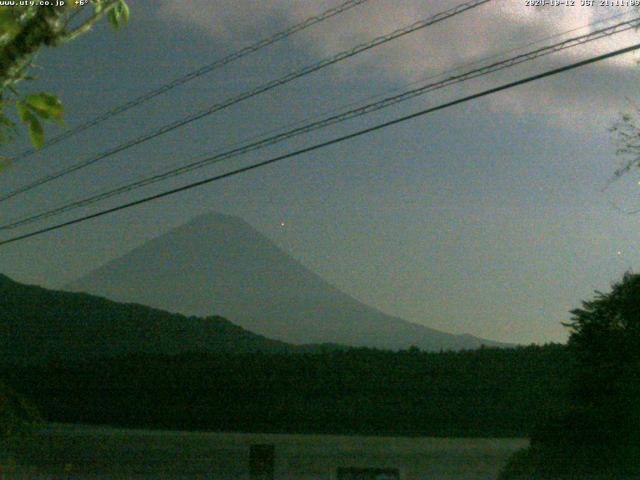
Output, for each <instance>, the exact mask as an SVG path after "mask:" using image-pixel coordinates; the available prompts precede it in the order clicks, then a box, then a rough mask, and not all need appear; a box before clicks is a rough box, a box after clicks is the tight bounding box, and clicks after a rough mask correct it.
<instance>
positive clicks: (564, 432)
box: [502, 273, 640, 480]
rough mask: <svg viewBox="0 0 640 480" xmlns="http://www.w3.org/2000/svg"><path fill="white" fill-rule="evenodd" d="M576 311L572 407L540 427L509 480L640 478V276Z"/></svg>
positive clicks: (572, 339) (508, 472)
mask: <svg viewBox="0 0 640 480" xmlns="http://www.w3.org/2000/svg"><path fill="white" fill-rule="evenodd" d="M571 313H572V314H573V317H572V319H571V321H570V322H569V323H567V324H566V326H568V327H569V328H570V329H571V336H570V339H569V352H570V353H571V355H572V358H573V359H574V365H575V367H574V369H573V372H572V385H571V390H570V393H571V396H570V400H571V403H570V407H569V408H568V409H567V410H566V411H565V412H563V413H562V414H561V415H557V416H555V417H552V418H551V419H549V420H547V421H546V422H543V423H541V424H539V425H538V426H537V428H536V429H535V430H534V431H533V433H532V435H531V448H530V449H529V450H528V451H526V452H523V453H521V454H520V455H518V456H516V457H514V458H513V459H512V462H511V463H510V464H509V465H508V467H507V469H505V472H504V473H503V477H502V478H503V479H504V480H507V479H509V480H510V479H532V478H535V479H538V478H542V479H573V478H576V479H578V478H580V479H582V478H589V479H590V478H593V479H605V478H606V479H625V480H626V479H627V478H640V275H637V274H631V273H627V274H625V276H624V277H623V279H622V281H621V282H619V283H616V284H614V285H613V286H612V290H611V292H610V293H606V294H605V293H602V292H596V295H595V298H594V299H593V300H590V301H585V302H582V308H578V309H575V310H573V311H572V312H571Z"/></svg>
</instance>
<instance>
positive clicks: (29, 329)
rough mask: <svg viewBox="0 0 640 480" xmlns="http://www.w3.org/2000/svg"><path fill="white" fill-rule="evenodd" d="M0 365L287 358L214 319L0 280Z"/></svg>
mask: <svg viewBox="0 0 640 480" xmlns="http://www.w3.org/2000/svg"><path fill="white" fill-rule="evenodd" d="M0 338H2V341H1V342H0V361H1V362H3V363H15V362H17V363H25V362H29V363H38V362H42V361H45V360H50V359H64V360H65V361H70V360H82V359H87V358H90V357H94V356H115V355H123V354H133V353H136V354H139V353H157V354H176V353H182V352H211V353H246V352H257V351H261V352H289V351H295V350H298V347H295V346H292V345H287V344H285V343H283V342H279V341H276V340H270V339H268V338H264V337H262V336H260V335H256V334H253V333H251V332H248V331H246V330H244V329H243V328H241V327H238V326H237V325H234V324H232V323H231V322H229V321H227V320H225V319H224V318H221V317H207V318H197V317H185V316H183V315H179V314H174V313H168V312H164V311H161V310H156V309H153V308H149V307H145V306H142V305H135V304H121V303H116V302H113V301H111V300H107V299H104V298H100V297H95V296H92V295H88V294H85V293H69V292H59V291H54V290H46V289H44V288H40V287H35V286H30V285H22V284H20V283H17V282H14V281H12V280H11V279H9V278H8V277H6V276H4V275H0Z"/></svg>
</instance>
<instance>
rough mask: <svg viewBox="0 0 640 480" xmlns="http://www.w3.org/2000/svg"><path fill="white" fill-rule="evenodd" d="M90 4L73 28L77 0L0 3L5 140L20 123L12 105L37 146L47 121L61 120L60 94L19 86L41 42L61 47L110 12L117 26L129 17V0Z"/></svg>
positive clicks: (0, 129)
mask: <svg viewBox="0 0 640 480" xmlns="http://www.w3.org/2000/svg"><path fill="white" fill-rule="evenodd" d="M34 3H37V2H34ZM90 4H91V5H92V6H93V13H92V14H91V15H89V16H88V17H86V18H84V20H82V21H81V22H80V23H79V25H76V26H73V27H71V24H72V23H73V21H74V19H75V18H76V17H77V16H78V14H79V13H80V11H79V9H80V8H81V7H79V6H78V5H76V2H72V1H69V2H66V4H65V5H63V6H41V5H35V4H34V5H28V6H11V7H10V6H0V145H2V144H5V143H8V142H10V141H11V140H12V139H13V138H14V136H15V133H16V124H15V122H14V120H12V119H11V118H10V115H8V114H7V111H8V110H10V109H13V108H15V110H16V112H17V114H18V117H19V119H20V121H21V122H22V123H23V124H24V125H25V126H26V127H27V130H28V132H29V136H30V138H31V143H32V144H33V145H34V147H36V148H41V147H42V145H43V144H44V128H43V125H42V121H55V122H62V116H63V108H62V103H61V102H60V100H59V99H58V98H57V97H56V96H55V95H53V94H50V93H34V94H28V95H26V96H22V95H21V94H20V93H19V92H18V91H17V89H16V87H17V84H18V83H19V82H22V81H24V80H33V79H34V78H33V77H31V76H30V75H29V70H30V67H31V66H32V63H33V60H34V58H35V55H36V54H37V53H38V51H39V50H40V49H41V48H42V47H45V46H48V47H57V46H59V45H62V44H64V43H66V42H69V41H71V40H73V39H75V38H76V37H78V36H79V35H81V34H83V33H85V32H87V31H88V30H90V29H91V27H92V26H93V25H94V24H95V23H96V22H97V21H99V20H100V19H101V18H102V17H103V16H105V15H107V16H108V19H109V22H110V23H111V25H112V26H113V27H114V28H116V29H119V28H121V27H122V26H123V25H125V24H126V23H127V22H128V21H129V7H128V6H127V4H126V2H125V1H124V0H91V2H90ZM9 94H10V95H9ZM5 163H6V162H5ZM2 166H3V164H2V163H0V168H1V167H2ZM4 166H6V164H5V165H4Z"/></svg>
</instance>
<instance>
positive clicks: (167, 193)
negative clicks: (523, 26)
mask: <svg viewBox="0 0 640 480" xmlns="http://www.w3.org/2000/svg"><path fill="white" fill-rule="evenodd" d="M638 49H640V43H637V44H635V45H631V46H629V47H625V48H621V49H619V50H615V51H613V52H609V53H606V54H603V55H598V56H596V57H591V58H589V59H587V60H582V61H579V62H575V63H572V64H569V65H565V66H564V67H560V68H554V69H551V70H547V71H546V72H543V73H540V74H537V75H533V76H530V77H526V78H523V79H520V80H517V81H515V82H510V83H507V84H503V85H500V86H498V87H494V88H490V89H487V90H484V91H482V92H479V93H475V94H473V95H468V96H466V97H462V98H459V99H457V100H453V101H450V102H446V103H443V104H440V105H438V106H435V107H431V108H427V109H425V110H420V111H418V112H415V113H412V114H409V115H405V116H402V117H399V118H396V119H394V120H389V121H387V122H384V123H380V124H378V125H375V126H373V127H368V128H365V129H362V130H358V131H357V132H353V133H350V134H348V135H343V136H341V137H337V138H334V139H331V140H327V141H325V142H321V143H318V144H315V145H312V146H310V147H306V148H302V149H299V150H295V151H293V152H290V153H287V154H284V155H280V156H277V157H273V158H270V159H268V160H264V161H262V162H258V163H255V164H253V165H248V166H246V167H242V168H238V169H236V170H232V171H230V172H226V173H223V174H220V175H216V176H213V177H209V178H206V179H203V180H199V181H197V182H193V183H189V184H187V185H184V186H182V187H178V188H174V189H171V190H167V191H164V192H161V193H158V194H155V195H151V196H148V197H145V198H142V199H139V200H135V201H132V202H128V203H125V204H122V205H118V206H116V207H112V208H108V209H106V210H102V211H100V212H96V213H92V214H90V215H85V216H83V217H80V218H76V219H74V220H70V221H67V222H63V223H59V224H57V225H53V226H50V227H46V228H42V229H40V230H36V231H34V232H30V233H26V234H23V235H18V236H16V237H12V238H9V239H7V240H3V241H0V246H2V245H6V244H9V243H13V242H17V241H20V240H24V239H27V238H31V237H35V236H37V235H42V234H43V233H47V232H51V231H54V230H59V229H61V228H64V227H68V226H71V225H75V224H77V223H81V222H84V221H87V220H90V219H93V218H97V217H101V216H104V215H107V214H109V213H114V212H117V211H120V210H125V209H127V208H131V207H134V206H137V205H141V204H143V203H147V202H151V201H153V200H158V199H160V198H164V197H167V196H170V195H174V194H176V193H180V192H183V191H186V190H191V189H193V188H196V187H200V186H202V185H206V184H209V183H212V182H215V181H218V180H222V179H224V178H229V177H232V176H235V175H238V174H241V173H245V172H248V171H251V170H255V169H258V168H261V167H264V166H267V165H271V164H273V163H276V162H280V161H282V160H286V159H288V158H293V157H296V156H299V155H302V154H304V153H309V152H312V151H314V150H319V149H321V148H325V147H328V146H330V145H334V144H337V143H341V142H344V141H346V140H350V139H353V138H356V137H360V136H362V135H366V134H369V133H372V132H375V131H378V130H381V129H383V128H387V127H390V126H392V125H396V124H399V123H403V122H406V121H408V120H411V119H414V118H418V117H421V116H424V115H427V114H429V113H433V112H436V111H439V110H444V109H446V108H449V107H452V106H455V105H459V104H461V103H465V102H469V101H471V100H475V99H477V98H481V97H485V96H487V95H492V94H494V93H497V92H501V91H504V90H508V89H510V88H514V87H517V86H520V85H524V84H527V83H530V82H533V81H536V80H540V79H543V78H546V77H550V76H553V75H557V74H559V73H563V72H566V71H569V70H573V69H576V68H579V67H583V66H585V65H590V64H593V63H596V62H600V61H602V60H606V59H608V58H613V57H616V56H619V55H623V54H625V53H629V52H632V51H635V50H638Z"/></svg>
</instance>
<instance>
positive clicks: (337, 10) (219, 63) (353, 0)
mask: <svg viewBox="0 0 640 480" xmlns="http://www.w3.org/2000/svg"><path fill="white" fill-rule="evenodd" d="M368 1H369V0H348V1H347V2H344V3H343V4H341V5H338V6H337V7H333V8H330V9H328V10H326V11H324V12H322V13H321V14H319V15H316V16H313V17H309V18H307V19H306V20H303V21H302V22H300V23H297V24H295V25H292V26H291V27H289V28H287V29H285V30H282V31H280V32H278V33H276V34H274V35H272V36H270V37H268V38H264V39H262V40H260V41H258V42H256V43H254V44H252V45H249V46H247V47H244V48H242V49H240V50H238V51H236V52H233V53H231V54H229V55H227V56H225V57H222V58H220V59H218V60H216V61H214V62H212V63H209V64H208V65H204V66H202V67H200V68H198V69H197V70H193V71H191V72H189V73H187V74H185V75H183V76H181V77H178V78H176V79H174V80H172V81H171V82H169V83H166V84H164V85H161V86H160V87H158V88H156V89H154V90H150V91H149V92H147V93H145V94H143V95H140V96H139V97H136V98H133V99H132V100H129V101H128V102H126V103H123V104H122V105H119V106H117V107H115V108H112V109H111V110H108V111H106V112H104V113H102V114H100V115H98V116H97V117H95V118H93V119H91V120H89V121H87V122H85V123H82V124H80V125H78V126H77V127H74V128H72V129H70V130H67V131H66V132H63V133H61V134H60V135H57V136H55V137H52V138H51V139H49V140H47V141H46V142H45V144H44V145H43V146H42V147H41V148H40V150H36V149H34V148H28V149H26V150H24V151H22V152H20V153H19V154H18V155H16V156H15V157H14V158H13V161H14V162H16V161H18V160H22V159H24V158H26V157H29V156H31V155H33V154H34V153H36V152H39V151H42V150H44V149H45V148H47V147H50V146H52V145H56V144H57V143H60V142H62V141H63V140H66V139H67V138H70V137H72V136H74V135H76V134H78V133H80V132H84V131H85V130H88V129H89V128H91V127H95V126H96V125H98V124H100V123H102V122H104V121H106V120H108V119H110V118H112V117H115V116H116V115H119V114H121V113H123V112H126V111H127V110H131V109H132V108H134V107H137V106H138V105H141V104H142V103H145V102H148V101H149V100H151V99H152V98H155V97H157V96H159V95H163V94H165V93H167V92H168V91H170V90H173V89H174V88H176V87H178V86H180V85H183V84H185V83H187V82H190V81H191V80H194V79H196V78H198V77H201V76H203V75H205V74H207V73H210V72H212V71H214V70H217V69H218V68H221V67H223V66H225V65H228V64H230V63H232V62H235V61H236V60H239V59H241V58H243V57H246V56H247V55H250V54H252V53H255V52H257V51H258V50H262V49H263V48H265V47H268V46H270V45H273V44H274V43H276V42H279V41H280V40H284V39H285V38H287V37H290V36H291V35H293V34H294V33H297V32H300V31H301V30H304V29H306V28H309V27H311V26H313V25H316V24H317V23H320V22H322V21H324V20H327V19H329V18H331V17H334V16H336V15H339V14H341V13H343V12H346V11H347V10H350V9H352V8H354V7H357V6H358V5H360V4H362V3H366V2H368ZM79 11H80V10H78V12H79ZM76 13H77V12H76Z"/></svg>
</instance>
